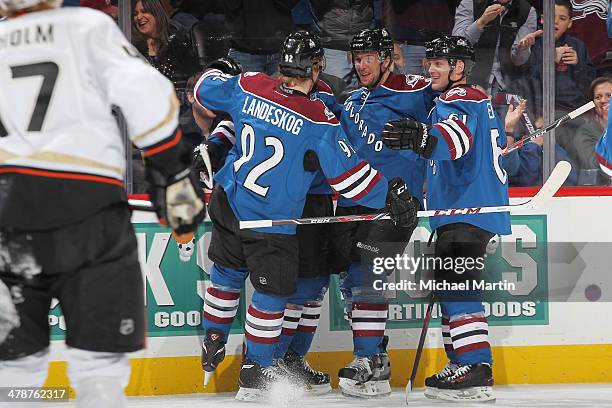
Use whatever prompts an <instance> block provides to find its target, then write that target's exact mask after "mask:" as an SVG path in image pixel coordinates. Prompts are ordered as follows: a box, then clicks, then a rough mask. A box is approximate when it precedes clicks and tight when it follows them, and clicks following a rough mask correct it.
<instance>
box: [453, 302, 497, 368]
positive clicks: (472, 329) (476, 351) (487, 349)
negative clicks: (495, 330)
mask: <svg viewBox="0 0 612 408" xmlns="http://www.w3.org/2000/svg"><path fill="white" fill-rule="evenodd" d="M449 320H450V321H449V328H450V335H451V340H452V343H453V350H454V351H455V361H456V362H457V364H460V365H468V364H476V363H489V364H491V363H492V357H491V346H490V345H489V325H488V323H487V318H486V317H485V316H484V312H476V313H469V314H462V315H457V316H451V317H450V319H449Z"/></svg>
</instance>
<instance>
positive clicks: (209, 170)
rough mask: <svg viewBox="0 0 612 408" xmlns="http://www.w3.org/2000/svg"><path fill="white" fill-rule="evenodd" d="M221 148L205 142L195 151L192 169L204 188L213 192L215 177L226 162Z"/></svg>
mask: <svg viewBox="0 0 612 408" xmlns="http://www.w3.org/2000/svg"><path fill="white" fill-rule="evenodd" d="M221 156H222V154H221V148H220V147H219V145H217V144H216V143H212V142H209V141H208V140H205V141H204V142H202V144H200V145H199V146H196V147H195V149H193V159H192V161H191V168H192V169H193V171H194V172H195V174H196V177H197V178H198V179H199V180H200V181H201V182H202V184H203V188H208V189H210V190H212V188H213V175H214V173H216V172H217V171H218V170H219V169H220V168H221V167H222V166H223V163H224V162H225V160H224V158H223V157H221Z"/></svg>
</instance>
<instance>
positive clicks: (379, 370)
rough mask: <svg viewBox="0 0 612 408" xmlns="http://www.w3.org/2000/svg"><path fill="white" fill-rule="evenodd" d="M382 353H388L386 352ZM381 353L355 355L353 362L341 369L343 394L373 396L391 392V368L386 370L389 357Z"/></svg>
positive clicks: (385, 394)
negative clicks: (363, 355)
mask: <svg viewBox="0 0 612 408" xmlns="http://www.w3.org/2000/svg"><path fill="white" fill-rule="evenodd" d="M381 354H385V355H386V353H381ZM381 354H377V355H374V356H372V357H355V359H354V360H353V361H352V362H351V364H349V365H348V366H347V367H344V368H341V369H340V371H339V372H338V377H340V381H339V383H338V385H339V387H340V390H341V391H342V394H343V395H346V396H351V397H358V398H373V397H384V396H387V395H389V394H391V385H390V384H389V374H390V370H385V369H386V368H388V365H387V363H388V357H387V359H386V360H385V358H384V357H383V356H382V355H381ZM383 360H385V361H386V362H383Z"/></svg>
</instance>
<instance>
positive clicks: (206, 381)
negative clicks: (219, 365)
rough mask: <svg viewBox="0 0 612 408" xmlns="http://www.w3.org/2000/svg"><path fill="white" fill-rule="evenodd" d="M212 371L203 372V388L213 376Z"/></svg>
mask: <svg viewBox="0 0 612 408" xmlns="http://www.w3.org/2000/svg"><path fill="white" fill-rule="evenodd" d="M213 373H214V371H204V386H205V387H206V386H207V385H208V383H209V382H210V379H211V378H212V376H213Z"/></svg>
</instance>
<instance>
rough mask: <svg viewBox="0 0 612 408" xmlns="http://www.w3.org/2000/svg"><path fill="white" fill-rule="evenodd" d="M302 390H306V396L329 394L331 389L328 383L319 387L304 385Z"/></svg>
mask: <svg viewBox="0 0 612 408" xmlns="http://www.w3.org/2000/svg"><path fill="white" fill-rule="evenodd" d="M304 389H305V390H306V394H307V395H323V394H327V393H328V392H331V390H332V387H331V385H330V384H329V383H327V384H319V385H313V384H306V386H305V387H304Z"/></svg>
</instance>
